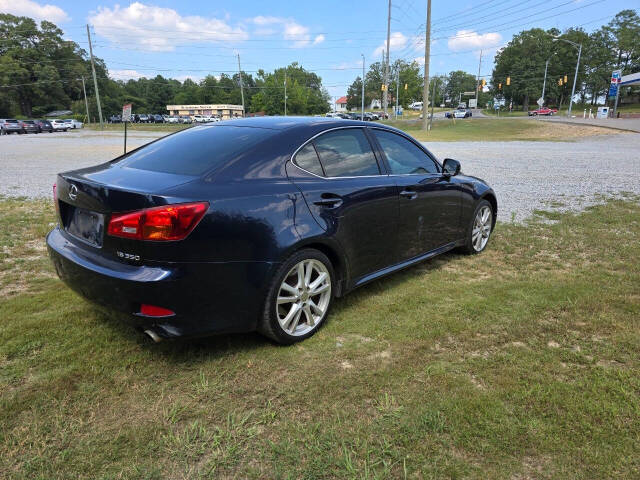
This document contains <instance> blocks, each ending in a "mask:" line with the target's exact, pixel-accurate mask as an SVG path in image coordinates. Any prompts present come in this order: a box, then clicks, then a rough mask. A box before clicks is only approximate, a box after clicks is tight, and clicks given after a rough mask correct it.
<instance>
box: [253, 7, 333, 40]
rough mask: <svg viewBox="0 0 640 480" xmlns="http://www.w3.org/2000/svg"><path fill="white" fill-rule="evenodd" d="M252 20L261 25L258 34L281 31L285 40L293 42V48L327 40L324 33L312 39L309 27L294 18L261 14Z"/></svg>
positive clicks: (272, 33) (271, 33) (270, 33)
mask: <svg viewBox="0 0 640 480" xmlns="http://www.w3.org/2000/svg"><path fill="white" fill-rule="evenodd" d="M251 21H252V22H253V23H254V24H255V25H257V26H258V27H260V28H258V29H257V30H256V31H255V33H256V34H258V35H274V34H276V33H278V31H281V32H282V37H283V38H284V39H285V40H287V41H289V42H291V47H293V48H303V47H307V46H309V45H310V44H311V45H318V44H319V43H322V42H324V40H325V37H324V35H322V34H320V35H316V36H315V38H313V41H312V40H311V33H310V31H309V27H305V26H304V25H300V24H299V23H298V22H296V21H295V20H293V19H292V18H284V17H269V16H262V15H259V16H257V17H253V18H252V19H251ZM276 29H277V30H276Z"/></svg>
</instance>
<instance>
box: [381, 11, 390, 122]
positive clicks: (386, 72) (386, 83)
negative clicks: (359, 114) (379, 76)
mask: <svg viewBox="0 0 640 480" xmlns="http://www.w3.org/2000/svg"><path fill="white" fill-rule="evenodd" d="M390 41H391V0H389V8H388V10H387V63H386V64H385V65H384V67H385V68H384V91H383V92H382V108H384V113H385V116H386V113H387V103H388V102H389V97H388V95H387V90H389V47H390V45H389V43H390Z"/></svg>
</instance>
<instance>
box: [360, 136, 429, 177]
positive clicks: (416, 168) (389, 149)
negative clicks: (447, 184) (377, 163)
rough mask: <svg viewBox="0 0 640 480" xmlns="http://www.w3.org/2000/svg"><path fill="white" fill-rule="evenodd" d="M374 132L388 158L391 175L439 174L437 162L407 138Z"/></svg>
mask: <svg viewBox="0 0 640 480" xmlns="http://www.w3.org/2000/svg"><path fill="white" fill-rule="evenodd" d="M372 132H373V133H374V135H375V137H376V138H377V139H378V142H379V143H380V146H381V147H382V150H383V151H384V154H385V156H386V157H387V162H389V168H390V169H391V173H395V174H407V173H416V174H420V173H438V167H437V166H436V164H435V162H434V161H433V160H431V158H429V156H428V155H427V154H426V153H424V151H422V150H421V149H420V148H418V147H417V146H416V145H414V144H413V143H412V142H410V141H409V140H407V139H406V138H404V137H401V136H400V135H397V134H395V133H392V132H387V131H384V130H376V129H373V130H372Z"/></svg>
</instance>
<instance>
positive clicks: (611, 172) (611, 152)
mask: <svg viewBox="0 0 640 480" xmlns="http://www.w3.org/2000/svg"><path fill="white" fill-rule="evenodd" d="M161 135H162V133H161V132H134V133H132V134H130V135H129V138H128V147H129V148H134V147H137V146H139V145H143V144H145V143H147V142H149V141H151V140H153V139H155V138H157V137H159V136H161ZM428 147H429V149H430V150H431V151H433V152H434V153H435V154H436V155H437V156H438V158H440V159H444V158H446V157H452V158H456V159H458V160H460V162H461V163H462V169H463V172H464V173H466V174H468V175H476V176H478V177H480V178H483V179H485V180H486V181H488V182H489V183H490V184H491V185H492V186H493V188H494V189H495V191H496V193H497V195H498V205H499V215H498V217H499V219H500V220H502V221H511V220H513V219H515V220H516V221H522V220H524V219H526V218H527V217H529V216H530V215H531V213H532V212H533V210H535V209H547V210H548V209H551V208H554V209H572V210H579V209H581V208H584V207H585V206H587V205H590V204H592V203H594V202H596V201H599V198H598V196H597V195H596V194H602V195H615V194H618V193H620V192H633V193H635V194H640V134H633V133H629V134H620V135H607V136H600V137H587V138H584V139H580V140H579V141H576V142H434V143H429V144H428ZM121 152H122V134H121V133H117V132H102V133H101V132H96V131H91V130H80V131H77V132H67V133H54V134H40V135H21V136H18V135H9V136H2V137H0V168H1V169H2V170H1V171H2V182H0V195H5V196H26V197H43V196H44V197H49V196H50V195H51V186H52V185H53V183H54V181H55V175H56V173H58V172H61V171H65V170H71V169H74V168H80V167H86V166H90V165H95V164H97V163H100V162H103V161H106V160H109V159H111V158H114V157H116V156H118V155H119V154H120V153H121Z"/></svg>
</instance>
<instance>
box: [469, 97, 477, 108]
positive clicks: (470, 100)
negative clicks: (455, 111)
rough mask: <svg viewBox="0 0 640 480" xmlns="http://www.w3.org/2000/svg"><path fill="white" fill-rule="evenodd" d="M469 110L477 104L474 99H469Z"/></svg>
mask: <svg viewBox="0 0 640 480" xmlns="http://www.w3.org/2000/svg"><path fill="white" fill-rule="evenodd" d="M469 108H477V103H476V99H475V98H470V99H469Z"/></svg>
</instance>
